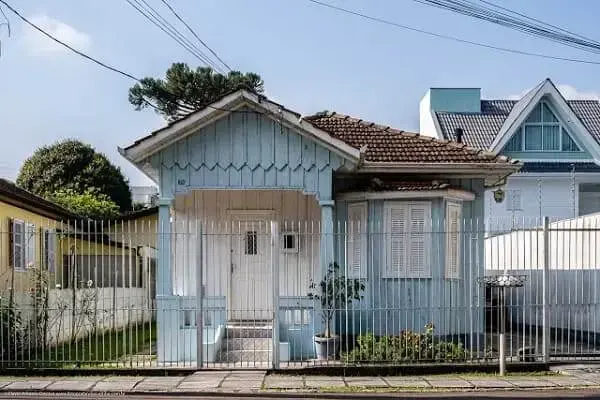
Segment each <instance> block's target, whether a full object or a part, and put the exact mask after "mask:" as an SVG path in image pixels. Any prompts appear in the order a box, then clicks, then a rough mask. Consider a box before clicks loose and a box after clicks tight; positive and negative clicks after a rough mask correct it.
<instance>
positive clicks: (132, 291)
mask: <svg viewBox="0 0 600 400" xmlns="http://www.w3.org/2000/svg"><path fill="white" fill-rule="evenodd" d="M72 296H73V292H72V291H71V290H70V289H51V290H50V292H49V296H48V338H49V342H50V343H54V344H57V343H62V342H65V341H68V340H70V339H71V332H72V331H73V325H72V322H73V297H72ZM75 296H76V300H75V318H74V320H75V332H76V336H77V338H81V337H84V336H85V335H86V334H88V333H90V332H92V331H93V330H94V328H95V329H96V331H97V332H104V331H108V330H114V329H120V328H124V327H126V326H128V325H129V324H136V323H140V322H144V321H146V322H147V321H150V319H151V317H152V310H150V308H149V305H148V291H147V289H145V288H114V287H104V288H90V289H78V290H77V291H76V293H75ZM90 299H95V300H90ZM15 304H16V306H17V308H18V309H19V311H20V312H21V318H22V321H23V322H24V323H27V321H30V320H32V319H33V304H32V299H31V296H29V295H28V294H19V295H17V296H16V297H15Z"/></svg>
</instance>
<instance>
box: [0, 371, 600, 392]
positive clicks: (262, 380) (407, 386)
mask: <svg viewBox="0 0 600 400" xmlns="http://www.w3.org/2000/svg"><path fill="white" fill-rule="evenodd" d="M588 387H600V370H598V369H596V370H590V369H583V368H579V369H577V368H573V369H570V370H563V371H561V373H556V374H547V375H509V376H506V377H500V376H495V375H465V374H454V375H427V376H355V377H343V376H311V375H288V374H285V375H283V374H282V375H278V374H269V375H267V374H266V372H264V371H202V372H196V373H194V374H192V375H188V376H168V377H141V376H98V377H87V376H85V377H6V376H0V392H11V391H44V392H46V391H47V392H106V393H111V392H112V393H115V392H118V393H144V392H170V393H173V392H188V393H200V392H203V393H207V392H213V393H216V392H221V393H265V392H290V393H301V392H348V391H352V392H360V391H365V392H368V391H371V392H373V391H376V392H386V391H389V392H399V391H423V390H435V391H438V390H453V391H456V390H468V391H472V390H530V389H571V388H588Z"/></svg>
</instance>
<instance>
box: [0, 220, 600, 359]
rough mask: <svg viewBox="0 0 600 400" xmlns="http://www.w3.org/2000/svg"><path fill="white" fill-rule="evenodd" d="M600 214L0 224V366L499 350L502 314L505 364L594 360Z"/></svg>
mask: <svg viewBox="0 0 600 400" xmlns="http://www.w3.org/2000/svg"><path fill="white" fill-rule="evenodd" d="M417 211H418V210H417ZM598 218H600V217H596V216H593V215H592V216H586V217H579V218H575V219H572V220H563V221H554V220H551V219H548V218H546V219H528V220H521V221H515V220H514V219H512V220H510V221H508V220H501V221H500V220H486V221H483V220H470V219H462V220H459V221H458V222H456V221H447V220H436V219H434V218H432V217H431V216H429V215H425V214H423V216H422V218H421V219H419V220H418V221H417V222H414V221H413V222H411V223H410V224H408V225H406V226H404V225H402V226H400V225H392V226H390V225H388V224H385V223H381V224H376V223H366V222H365V221H364V220H350V221H344V222H343V223H342V222H340V223H337V224H336V226H334V227H332V229H324V228H323V227H322V226H321V224H320V221H311V220H304V221H276V220H273V219H272V216H270V215H267V214H264V215H262V214H260V215H259V214H258V213H255V214H254V215H250V216H248V215H245V216H231V218H230V219H229V220H227V221H200V220H183V221H181V220H174V221H173V222H172V223H171V224H170V225H169V226H168V227H165V226H160V225H159V224H157V222H156V221H146V222H140V221H118V222H115V221H110V222H109V221H106V222H100V221H97V222H92V221H64V222H56V221H43V223H40V222H39V221H38V222H37V224H34V223H31V222H27V221H20V220H10V221H4V222H2V224H1V226H0V228H1V229H0V260H1V263H0V267H1V268H0V327H1V330H0V344H1V353H0V364H1V366H2V368H78V367H83V366H86V367H95V368H104V367H106V368H172V367H179V368H182V367H183V368H192V369H195V368H239V367H247V368H297V367H304V366H320V365H374V364H377V365H383V364H388V365H389V364H391V365H398V364H413V363H431V362H435V363H440V362H445V363H473V364H478V363H496V362H497V361H498V357H499V355H498V350H499V349H498V332H499V331H500V325H499V323H500V316H501V315H502V311H503V310H504V315H505V316H506V318H505V323H504V327H505V330H506V340H507V351H506V356H507V358H508V360H509V361H511V362H521V363H527V362H554V361H560V362H565V361H581V360H600V335H599V332H600V315H599V313H600V300H599V295H600V293H599V292H598V290H600V254H598V248H600V235H599V232H600V224H599V222H600V221H599V220H598ZM165 240H167V241H168V244H169V245H168V247H166V248H167V249H170V250H169V252H168V254H167V255H164V256H161V254H160V252H159V249H160V248H161V245H160V243H161V241H162V242H164V241H165ZM164 263H167V264H168V267H169V269H168V270H167V271H165V270H164ZM161 268H163V269H161ZM165 274H167V275H165ZM165 277H166V278H165ZM502 277H513V278H518V279H521V280H522V281H523V286H522V287H516V288H506V289H504V306H502V304H503V303H502V302H501V301H500V300H502V299H501V296H499V293H500V291H501V290H502V289H500V288H499V286H498V285H495V286H493V287H492V286H490V285H487V284H486V282H489V281H490V279H500V278H502ZM502 279H504V278H502ZM507 279H509V278H507ZM157 282H158V285H156V283H157ZM161 282H162V283H161ZM165 282H168V283H169V284H168V288H167V291H166V292H164V291H160V290H163V289H160V290H159V291H157V287H160V285H161V284H164V283H165ZM325 333H329V335H323V334H325Z"/></svg>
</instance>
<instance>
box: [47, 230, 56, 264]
mask: <svg viewBox="0 0 600 400" xmlns="http://www.w3.org/2000/svg"><path fill="white" fill-rule="evenodd" d="M44 260H45V262H46V265H45V267H46V269H47V270H48V272H54V271H55V270H56V232H55V231H54V230H52V229H45V230H44Z"/></svg>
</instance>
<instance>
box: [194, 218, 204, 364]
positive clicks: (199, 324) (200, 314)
mask: <svg viewBox="0 0 600 400" xmlns="http://www.w3.org/2000/svg"><path fill="white" fill-rule="evenodd" d="M196 246H197V250H196V310H197V311H196V366H197V367H198V368H202V367H203V366H204V343H203V341H204V285H203V283H202V282H203V278H204V277H203V275H202V274H203V272H204V271H203V270H202V269H203V265H202V259H203V254H202V251H203V250H204V249H203V248H202V224H201V223H200V222H199V221H198V220H196Z"/></svg>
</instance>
